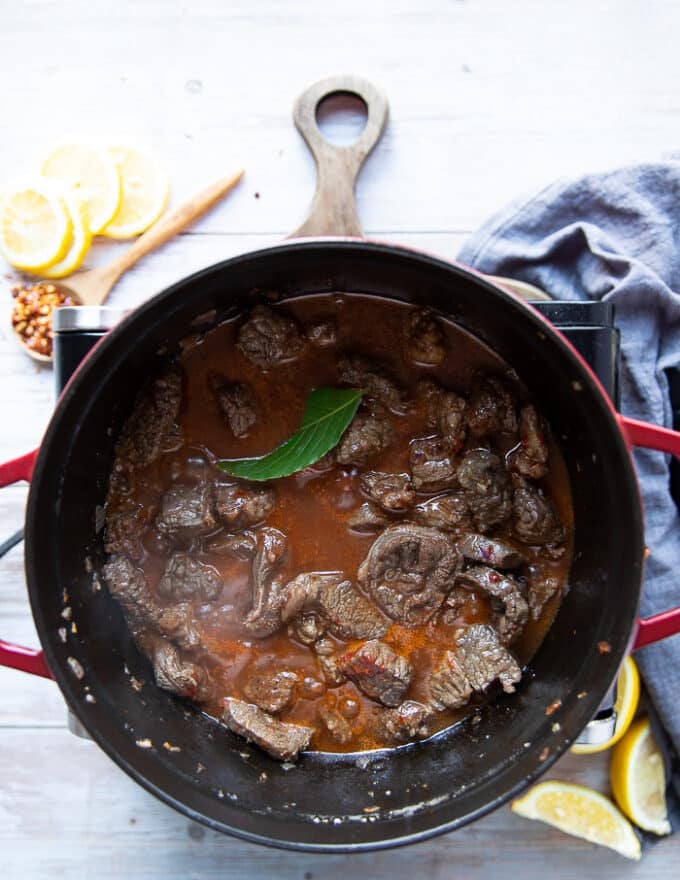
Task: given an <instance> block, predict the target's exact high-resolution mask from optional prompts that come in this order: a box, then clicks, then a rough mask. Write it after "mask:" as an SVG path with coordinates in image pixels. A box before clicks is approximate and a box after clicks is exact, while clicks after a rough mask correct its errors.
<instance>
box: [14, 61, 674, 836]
mask: <svg viewBox="0 0 680 880" xmlns="http://www.w3.org/2000/svg"><path fill="white" fill-rule="evenodd" d="M337 92H349V93H354V94H357V95H359V96H360V97H361V98H362V99H363V100H364V101H365V103H366V105H367V108H368V121H367V125H366V128H365V130H364V132H363V134H362V135H361V137H360V138H359V140H358V141H357V142H356V143H355V144H353V145H352V146H351V147H334V146H331V145H330V144H328V143H326V142H325V141H324V140H323V138H322V136H321V133H320V132H319V130H318V128H317V125H316V120H315V111H316V107H317V105H318V104H319V103H320V101H321V100H322V99H323V98H324V97H326V96H327V95H329V94H333V93H337ZM386 118H387V103H386V101H385V99H384V98H383V97H382V95H381V94H380V93H379V92H378V91H377V90H376V89H375V88H373V87H372V86H371V85H370V84H369V83H366V82H364V81H363V80H358V79H356V78H353V77H339V78H332V79H330V80H326V81H323V82H321V83H317V84H316V85H315V86H313V87H312V88H311V89H309V90H308V91H307V92H306V93H305V94H304V95H303V96H302V97H301V98H300V100H299V101H298V103H297V105H296V109H295V121H296V124H297V125H298V128H299V129H300V131H301V132H302V134H303V136H304V137H305V139H306V140H307V143H308V144H309V146H310V148H311V150H312V152H313V153H314V156H315V158H316V161H317V165H318V170H319V179H318V185H317V192H316V195H315V198H314V202H313V205H312V209H311V213H310V216H309V218H308V220H307V221H306V223H305V224H304V225H303V226H302V227H301V228H300V229H299V230H298V232H297V235H298V237H300V236H305V235H316V236H328V235H331V234H336V235H339V236H343V237H339V238H316V239H308V240H299V239H298V240H291V241H288V242H286V243H283V244H281V245H279V246H275V247H271V248H266V249H264V250H260V251H256V252H255V253H249V254H245V255H243V256H240V257H236V258H234V259H231V260H227V261H225V262H223V263H219V264H217V265H214V266H211V267H210V268H208V269H205V270H203V271H201V272H198V273H196V274H195V275H192V276H191V277H189V278H186V279H184V280H182V281H180V282H178V283H177V284H174V285H172V286H171V287H170V288H168V289H167V290H165V291H163V292H162V293H160V294H158V295H157V296H155V297H154V298H153V299H151V300H150V301H148V302H147V303H145V304H144V305H142V306H141V307H140V308H138V309H136V310H135V311H134V312H132V313H131V314H130V315H129V316H128V317H127V318H126V319H125V320H124V321H123V322H122V323H121V324H119V325H118V326H117V327H116V328H115V329H114V330H113V331H112V332H111V333H110V334H108V336H106V337H105V338H104V339H103V340H102V341H101V342H100V343H99V344H98V345H97V346H96V347H95V348H94V349H93V351H92V353H91V354H90V356H89V357H88V358H87V359H86V361H85V362H84V363H83V364H82V366H81V367H80V369H79V370H78V371H77V373H76V374H75V376H74V377H73V379H72V380H71V382H70V383H69V385H68V386H67V388H66V389H65V391H64V393H63V394H62V396H61V398H60V400H59V403H58V406H57V408H56V411H55V413H54V416H53V418H52V420H51V422H50V424H49V427H48V429H47V432H46V434H45V437H44V440H43V443H42V445H41V447H40V450H39V451H38V452H31V453H29V454H27V455H25V456H23V457H21V458H18V459H15V460H14V461H11V462H8V463H7V464H5V465H3V466H2V467H0V485H6V484H8V483H12V482H15V481H17V480H30V481H31V488H30V494H29V500H28V509H27V514H26V528H25V535H26V574H27V580H28V591H29V595H30V601H31V607H32V611H33V616H34V618H35V623H36V626H37V629H38V633H39V635H40V640H41V643H42V651H38V650H34V649H30V648H22V647H19V646H17V645H10V644H7V643H5V642H0V663H2V664H4V665H6V666H12V667H14V668H16V669H20V670H23V671H25V672H31V673H33V674H37V675H43V676H46V677H53V678H54V679H56V681H57V683H58V685H59V687H60V688H61V690H62V692H63V694H64V697H65V698H66V701H67V703H68V705H69V707H70V708H71V710H72V711H73V712H74V713H75V715H76V716H77V718H78V719H79V720H80V721H81V723H82V724H83V725H84V727H85V728H86V729H87V731H88V732H89V734H90V735H91V736H92V738H93V739H94V740H95V741H96V742H97V743H98V744H99V745H100V746H101V747H102V748H103V749H104V750H105V751H106V752H107V754H109V755H110V756H111V758H113V760H114V761H116V762H117V763H118V764H119V765H120V766H121V767H122V768H123V769H124V770H125V771H126V772H127V773H129V774H130V776H132V777H133V778H134V779H136V780H137V781H138V782H139V783H140V784H141V785H143V786H144V787H145V788H147V789H148V790H149V791H151V792H152V793H154V794H155V795H157V796H158V797H160V798H161V799H162V800H164V801H166V802H167V803H169V804H171V805H172V806H174V807H176V808H177V809H179V810H181V811H182V812H184V813H185V814H186V815H187V816H189V817H191V818H193V819H197V820H200V821H202V822H204V823H205V824H206V825H208V826H210V827H211V828H214V829H217V830H220V831H224V832H229V833H233V834H237V835H239V836H241V837H244V838H247V839H249V840H254V841H258V842H261V843H268V844H272V845H276V846H282V847H288V848H295V849H306V850H317V851H358V850H365V849H371V848H379V847H388V846H395V845H398V844H404V843H409V842H412V841H417V840H422V839H424V838H427V837H429V836H432V835H434V834H437V833H440V832H443V831H447V830H451V829H454V828H458V827H460V826H461V825H464V824H465V823H468V822H470V821H472V820H473V819H475V818H477V817H478V816H481V815H483V814H485V813H487V812H489V811H490V810H491V809H493V808H494V807H496V806H498V805H499V804H501V803H503V802H505V801H506V800H508V799H509V798H510V797H512V796H514V795H517V794H518V793H519V792H520V791H521V790H522V789H523V788H525V787H526V786H527V785H528V784H529V783H530V782H532V781H533V780H535V779H536V778H537V777H539V776H540V775H541V774H542V773H543V772H544V771H545V770H546V769H547V768H548V767H549V766H550V765H551V764H552V763H553V761H555V759H556V758H557V757H558V756H559V755H561V754H562V752H564V751H565V749H567V748H568V747H569V745H570V744H571V743H572V742H573V741H574V740H575V739H576V737H577V736H578V734H579V733H580V731H581V730H582V729H583V728H584V726H585V725H586V723H587V722H588V721H589V720H590V718H591V717H592V716H593V715H594V714H595V712H596V711H597V708H598V706H599V704H600V702H601V700H602V699H603V697H604V696H605V694H606V692H607V690H608V689H609V687H610V685H611V683H612V681H613V680H614V678H615V676H616V672H617V670H618V668H619V665H620V663H621V661H622V659H623V658H624V656H625V654H626V652H628V651H629V650H631V649H633V650H634V649H637V648H640V647H642V646H643V645H647V644H649V643H650V642H652V641H656V640H658V639H661V638H664V637H666V636H669V635H671V634H673V633H676V632H678V631H680V608H676V609H672V610H669V611H667V612H665V613H664V614H659V615H657V616H655V617H653V618H650V619H647V620H640V619H638V618H637V616H636V615H637V608H638V600H639V597H640V589H641V582H642V566H643V557H644V533H643V520H642V510H641V504H640V497H639V493H638V486H637V482H636V477H635V473H634V470H633V463H632V460H631V454H630V449H631V447H632V446H637V445H639V446H646V447H649V448H652V449H657V450H660V451H663V452H666V453H671V454H674V455H680V435H679V434H677V433H674V432H672V431H669V430H666V429H664V428H660V427H656V426H653V425H646V424H642V423H639V422H636V421H632V420H630V419H626V418H624V417H622V416H620V415H618V414H617V413H616V412H615V410H614V409H613V407H612V405H611V403H610V401H609V399H608V397H607V396H606V394H605V392H604V391H603V389H602V388H601V386H600V384H599V383H598V381H597V379H596V377H595V376H594V375H593V373H592V372H591V370H590V369H589V367H588V366H587V364H586V363H585V362H584V361H583V360H582V359H581V358H580V356H579V355H578V354H577V352H576V351H575V349H574V348H572V346H571V345H570V344H569V342H568V341H567V340H566V339H565V338H564V336H562V335H561V334H560V333H559V332H558V331H556V330H555V329H554V328H553V327H552V326H551V325H550V324H549V323H548V322H547V321H545V320H544V319H543V318H542V317H541V316H540V315H539V314H538V312H537V311H536V310H535V309H533V308H531V307H530V306H528V305H527V304H526V303H524V302H523V301H522V300H521V299H520V298H518V297H516V296H514V295H513V294H512V293H510V292H508V291H506V290H504V289H502V288H501V287H499V286H497V285H495V284H493V283H491V282H490V281H489V280H488V279H485V278H484V277H482V276H480V275H478V274H476V273H475V272H472V271H470V270H469V269H466V268H465V267H463V266H459V265H456V264H454V263H450V262H447V261H445V260H442V259H438V258H436V257H433V256H429V255H427V254H424V253H418V252H416V251H413V250H410V249H406V248H401V247H394V246H391V245H387V244H381V243H375V242H368V241H363V240H361V239H360V235H361V230H360V228H359V224H358V221H357V218H356V211H355V206H354V198H353V188H354V182H355V179H356V176H357V174H358V172H359V169H360V167H361V165H362V163H363V161H364V159H365V158H366V156H367V155H368V153H369V152H370V151H371V149H372V148H373V146H374V145H375V143H376V142H377V140H378V139H379V137H380V134H381V132H382V129H383V127H384V124H385V121H386ZM255 288H259V289H275V290H277V291H280V292H281V295H282V299H283V300H286V299H289V298H294V297H301V296H306V295H308V294H311V293H318V292H327V291H337V290H339V291H347V292H350V293H351V292H360V293H363V294H370V295H374V296H377V297H385V298H390V299H396V300H400V301H405V302H409V303H417V304H419V305H429V306H431V307H433V308H436V309H439V310H440V311H441V312H443V313H445V314H447V315H449V316H450V317H451V318H452V319H453V320H455V321H457V322H458V323H459V324H460V325H462V326H463V327H465V328H467V329H468V330H470V331H471V332H473V333H475V334H476V335H477V336H479V337H480V338H481V339H482V340H484V341H485V342H486V343H487V344H489V345H491V346H492V347H493V348H494V349H495V350H496V351H498V352H499V354H500V355H501V356H502V357H504V358H505V359H506V360H507V361H508V362H509V363H510V364H512V365H513V367H514V368H515V369H516V371H517V373H518V374H519V376H520V378H521V380H522V381H523V382H524V383H525V384H526V386H527V387H528V388H529V390H530V392H531V393H532V395H533V396H534V397H535V399H536V400H537V401H538V402H539V404H540V407H541V409H542V410H543V411H544V412H545V414H546V416H547V418H548V419H549V421H550V422H551V424H552V426H553V430H554V433H555V436H556V437H557V438H558V440H559V442H560V444H561V447H562V450H563V453H564V457H565V460H566V464H567V467H568V470H569V476H570V481H571V487H572V493H573V504H574V514H575V554H574V562H573V566H572V571H571V577H570V590H569V593H568V594H567V596H566V597H565V598H564V601H563V603H562V605H561V607H560V609H559V612H558V614H557V617H556V620H555V622H554V624H553V626H552V627H551V629H550V630H549V633H548V635H547V637H546V639H545V641H544V642H543V644H542V645H541V647H540V649H539V650H538V652H537V654H536V656H535V657H534V658H533V660H532V661H531V663H530V665H529V667H528V669H527V670H526V671H525V674H524V676H523V680H522V683H521V685H520V687H519V689H518V692H517V693H516V694H512V695H509V696H508V695H504V696H501V697H499V698H498V699H497V700H495V701H493V702H492V703H490V704H489V705H487V706H486V707H485V708H484V709H483V711H482V714H481V719H480V720H479V723H476V724H474V725H472V724H471V723H469V722H466V721H464V722H462V723H460V724H458V725H456V726H454V727H452V728H449V729H448V730H446V731H444V732H442V733H441V734H438V735H437V736H435V737H433V738H431V739H430V740H428V741H426V742H421V743H414V744H410V745H407V746H403V747H400V748H398V749H392V750H384V751H378V752H371V753H364V754H361V755H356V754H354V755H329V754H323V753H309V754H305V755H303V756H302V757H301V759H300V761H299V762H298V764H297V765H296V766H295V767H294V768H290V767H286V766H285V765H284V766H282V765H280V764H278V763H277V762H275V761H273V760H271V759H270V758H268V757H267V756H266V755H264V754H263V753H262V752H260V751H259V750H258V749H256V748H253V747H251V746H247V745H246V744H245V743H244V741H243V740H242V739H240V738H238V737H236V736H234V735H233V734H231V733H230V732H229V731H228V730H225V729H224V728H223V727H221V726H220V725H219V724H218V723H217V722H215V721H214V720H213V719H210V718H208V717H206V716H205V715H202V714H201V713H200V712H199V711H198V710H197V709H195V708H194V707H192V706H191V705H187V704H184V703H182V702H181V701H179V700H177V699H175V698H174V697H172V696H171V695H170V694H169V693H167V692H165V691H163V690H161V689H160V688H157V687H156V686H155V685H154V683H153V678H152V675H151V669H150V667H149V665H148V662H147V661H146V660H145V659H144V658H143V657H142V656H141V655H140V653H139V652H138V650H137V648H136V646H135V644H134V642H133V640H132V638H131V636H130V634H129V632H128V630H127V628H126V626H125V623H124V620H123V618H122V614H121V611H120V609H119V607H118V605H117V604H116V603H115V602H114V601H113V600H112V599H111V597H110V596H109V595H108V592H107V591H106V589H105V588H99V582H98V580H97V576H96V572H97V566H98V565H99V563H100V561H101V555H102V546H101V543H102V542H101V531H98V524H100V522H101V512H102V505H103V504H104V501H105V497H106V486H107V481H108V475H109V471H110V468H111V464H112V460H113V447H114V443H115V439H116V437H117V435H118V433H119V430H120V428H121V425H122V424H123V422H124V420H125V419H126V417H127V415H128V414H129V412H130V409H131V406H132V403H133V400H134V397H135V394H136V392H137V390H138V389H139V388H140V386H141V384H142V382H143V379H144V378H145V377H147V376H149V375H150V374H151V373H152V372H153V371H154V370H155V369H156V368H157V367H158V366H159V365H160V364H161V363H162V362H163V361H164V359H166V358H167V356H168V354H169V353H172V352H174V351H175V350H176V349H177V346H178V343H179V341H180V340H181V338H182V337H184V336H186V335H187V334H188V333H190V332H195V331H196V330H200V329H201V328H202V327H207V326H211V325H212V324H213V323H214V322H216V321H219V320H222V319H224V318H226V317H228V316H229V315H231V314H233V313H234V312H235V311H236V310H239V309H242V308H245V307H247V306H248V304H249V303H252V291H253V289H255ZM377 329H378V331H379V328H377ZM92 566H94V569H93V568H92ZM65 604H67V605H68V606H69V607H70V608H71V610H72V616H73V620H74V621H75V622H76V623H77V632H76V633H74V632H70V631H69V632H68V633H64V629H63V624H64V618H63V617H62V616H61V614H62V611H63V610H64V606H65ZM60 630H61V632H62V635H63V636H64V638H65V640H62V637H61V636H60ZM602 642H607V643H608V644H609V645H610V646H611V650H610V651H609V652H608V653H602V652H601V651H600V650H599V649H598V645H599V644H600V643H602ZM130 675H133V676H135V677H137V678H139V679H144V680H145V682H146V684H145V686H144V688H143V689H142V691H141V692H138V691H137V690H135V689H134V688H133V687H132V686H131V681H130ZM549 706H550V707H553V708H554V707H555V706H556V707H557V708H556V709H555V710H554V711H553V712H552V713H551V714H549V715H548V714H546V709H547V708H548V707H549ZM164 742H169V743H171V744H173V745H175V746H178V747H179V748H180V751H174V752H169V751H168V750H167V749H165V748H163V745H162V744H163V743H164ZM199 763H200V764H201V765H202V766H203V767H205V771H204V772H200V773H199V768H198V765H199Z"/></svg>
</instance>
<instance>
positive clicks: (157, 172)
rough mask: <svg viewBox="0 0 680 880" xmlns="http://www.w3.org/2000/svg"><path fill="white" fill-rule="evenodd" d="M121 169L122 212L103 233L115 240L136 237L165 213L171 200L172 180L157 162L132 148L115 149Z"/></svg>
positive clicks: (115, 155)
mask: <svg viewBox="0 0 680 880" xmlns="http://www.w3.org/2000/svg"><path fill="white" fill-rule="evenodd" d="M109 155H110V156H111V157H112V158H113V160H114V162H115V163H116V167H117V168H118V172H119V174H120V178H121V181H122V186H123V198H122V201H121V203H120V208H119V209H118V213H117V214H116V216H115V217H114V218H113V220H112V221H111V222H110V223H109V224H108V225H107V226H106V228H105V229H103V230H102V235H108V236H110V237H111V238H132V236H134V235H139V234H140V233H141V232H144V230H145V229H148V228H149V226H151V224H152V223H155V222H156V220H158V218H159V217H160V216H161V214H162V213H163V209H164V208H165V205H166V202H167V201H168V193H169V191H170V190H169V185H168V178H167V175H166V173H165V171H163V169H162V168H161V167H160V165H158V164H157V162H156V161H155V160H154V159H153V158H152V157H151V156H149V155H147V154H146V153H142V152H140V151H139V150H136V149H134V148H132V147H111V148H110V149H109Z"/></svg>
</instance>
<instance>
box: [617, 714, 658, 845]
mask: <svg viewBox="0 0 680 880" xmlns="http://www.w3.org/2000/svg"><path fill="white" fill-rule="evenodd" d="M609 776H610V781H611V785H612V791H613V792H614V797H615V799H616V803H617V804H618V805H619V806H620V807H621V809H622V810H623V812H624V813H625V814H626V816H628V818H629V819H631V820H632V821H633V822H635V824H636V825H638V826H639V827H640V828H644V830H645V831H651V832H652V833H653V834H659V835H662V834H670V833H671V826H670V824H669V822H668V814H667V811H666V780H665V776H664V766H663V757H662V755H661V752H660V751H659V748H658V746H657V744H656V743H655V742H654V737H653V736H652V729H651V727H650V724H649V720H648V719H647V718H642V719H641V720H640V721H636V722H635V724H634V725H633V726H632V727H631V729H630V730H629V731H628V733H627V734H626V735H625V736H624V738H623V739H622V740H621V742H620V743H619V744H618V745H617V747H616V748H615V749H614V752H613V754H612V763H611V767H610V769H609Z"/></svg>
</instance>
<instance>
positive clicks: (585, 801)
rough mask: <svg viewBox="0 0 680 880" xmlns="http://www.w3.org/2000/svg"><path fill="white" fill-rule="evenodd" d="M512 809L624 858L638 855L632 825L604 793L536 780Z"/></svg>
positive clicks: (565, 783) (556, 782)
mask: <svg viewBox="0 0 680 880" xmlns="http://www.w3.org/2000/svg"><path fill="white" fill-rule="evenodd" d="M511 810H512V812H513V813H516V814H517V815H518V816H524V818H525V819H537V820H538V821H539V822H545V823H547V824H548V825H552V826H553V827H554V828H559V830H560V831H564V832H565V833H566V834H571V835H572V836H574V837H580V838H581V839H582V840H588V841H589V842H590V843H597V844H599V845H600V846H606V847H609V849H613V850H615V851H616V852H617V853H620V854H621V855H622V856H625V857H626V858H627V859H635V860H636V861H637V860H638V859H639V858H640V841H639V839H638V837H637V835H636V833H635V831H634V830H633V826H632V825H631V824H630V822H629V821H628V820H627V819H626V817H625V816H624V815H623V814H622V813H620V812H619V810H617V808H616V807H615V806H614V804H613V803H612V802H611V801H610V800H609V798H606V797H605V796H604V795H602V794H600V793H599V792H597V791H593V790H592V789H591V788H584V786H582V785H573V784H572V783H570V782H558V781H557V780H555V781H550V782H539V784H538V785H534V787H533V788H530V789H529V791H528V792H527V793H526V794H525V795H524V797H522V798H519V799H518V800H516V801H513V802H512V805H511Z"/></svg>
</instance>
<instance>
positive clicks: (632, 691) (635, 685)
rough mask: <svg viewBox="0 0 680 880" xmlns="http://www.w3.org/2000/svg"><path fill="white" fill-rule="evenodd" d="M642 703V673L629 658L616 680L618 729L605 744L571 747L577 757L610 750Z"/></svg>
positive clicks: (577, 744)
mask: <svg viewBox="0 0 680 880" xmlns="http://www.w3.org/2000/svg"><path fill="white" fill-rule="evenodd" d="M639 702H640V673H639V672H638V668H637V666H636V665H635V660H633V658H632V657H630V656H628V657H626V659H625V660H624V661H623V664H622V665H621V669H620V670H619V677H618V678H617V679H616V702H615V703H614V709H616V727H615V728H614V733H613V734H612V736H611V737H610V738H609V739H608V740H606V741H605V742H603V743H592V744H591V743H576V744H575V745H573V746H572V747H571V751H572V752H573V753H574V754H575V755H593V754H595V752H604V751H605V749H610V748H611V747H612V746H613V745H614V744H615V743H617V742H619V740H620V739H621V738H622V737H623V736H624V735H625V733H626V731H627V730H628V728H629V727H630V725H631V724H632V722H633V718H635V713H636V711H637V707H638V703H639Z"/></svg>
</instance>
